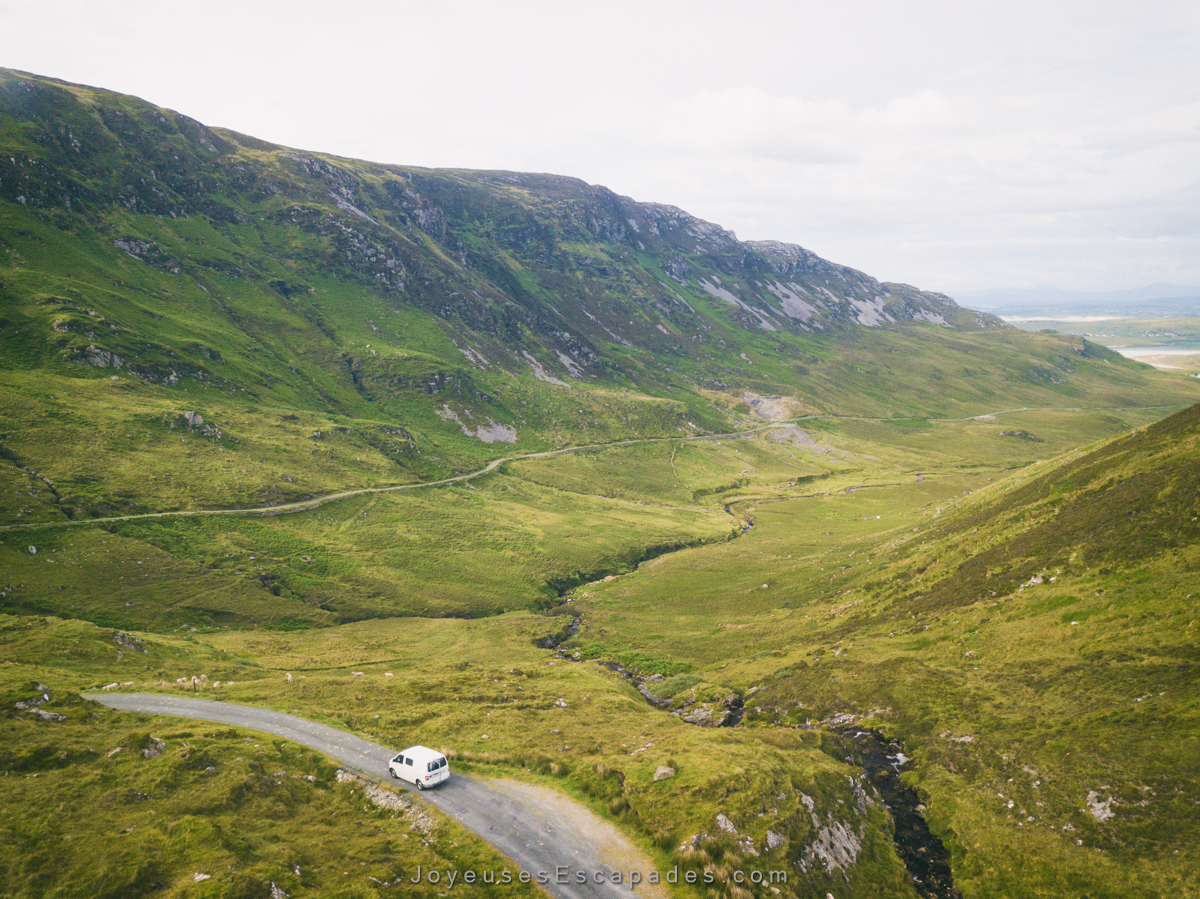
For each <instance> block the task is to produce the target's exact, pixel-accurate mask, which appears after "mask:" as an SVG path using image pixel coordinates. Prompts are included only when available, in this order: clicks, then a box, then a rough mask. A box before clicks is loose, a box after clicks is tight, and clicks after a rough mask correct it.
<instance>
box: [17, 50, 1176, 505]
mask: <svg viewBox="0 0 1200 899" xmlns="http://www.w3.org/2000/svg"><path fill="white" fill-rule="evenodd" d="M0 145H2V146H0V150H2V151H3V152H0V317H2V318H3V331H2V332H0V333H2V338H0V341H2V347H3V353H2V355H0V360H2V362H0V389H3V391H4V395H5V403H4V409H3V420H2V421H0V433H3V434H4V435H5V436H4V439H3V442H2V443H0V447H2V448H3V450H4V458H5V459H6V460H7V461H8V462H11V463H13V464H14V465H15V466H17V468H18V469H26V470H28V471H27V473H32V474H33V475H35V476H37V477H39V478H42V479H44V481H47V482H49V484H50V485H51V486H53V489H54V491H56V493H55V496H54V497H53V499H52V500H50V501H48V502H24V503H23V508H25V509H26V511H24V512H20V511H17V510H13V509H6V510H5V516H6V518H7V519H8V520H10V521H15V520H22V521H29V520H31V519H37V518H40V517H61V516H63V515H66V516H75V517H97V516H104V515H109V514H114V513H117V512H138V511H153V510H159V509H177V508H212V507H221V506H235V505H242V506H249V505H259V504H263V503H272V502H282V501H285V500H295V499H300V498H303V497H306V496H312V495H316V494H320V493H322V492H328V491H330V490H335V489H338V488H341V487H346V486H361V485H369V484H378V483H397V482H405V481H411V480H418V479H423V478H427V477H429V476H431V475H435V474H444V473H446V472H450V471H455V470H465V469H467V468H469V467H475V466H477V465H478V464H479V463H480V462H481V461H483V460H486V459H490V458H495V457H496V456H498V455H501V454H503V453H505V452H507V451H508V450H509V449H510V444H515V446H516V448H517V449H524V450H537V449H545V448H548V447H551V446H561V445H566V444H578V443H592V442H605V441H611V440H614V439H620V438H624V437H647V436H668V435H686V434H695V433H704V432H708V431H720V430H726V429H728V428H729V427H730V425H731V423H732V422H731V417H730V414H731V411H732V410H733V409H734V407H736V406H737V404H739V403H740V402H741V401H742V400H743V399H744V398H746V397H748V396H751V397H752V396H756V395H767V396H773V395H780V396H787V397H794V398H795V399H796V401H797V405H796V406H795V408H796V409H808V410H814V411H820V412H824V413H833V414H859V415H869V416H875V417H884V418H892V417H902V418H907V417H928V416H934V417H960V416H965V415H975V414H979V413H982V412H987V411H991V410H993V409H996V408H1010V407H1014V406H1029V407H1053V408H1057V407H1063V406H1081V405H1086V406H1117V407H1122V406H1138V405H1153V404H1161V403H1168V404H1169V403H1177V402H1180V401H1192V400H1194V399H1195V398H1196V395H1197V391H1198V386H1197V385H1196V384H1194V383H1193V384H1188V383H1186V382H1185V381H1183V380H1182V379H1180V378H1171V377H1169V376H1166V375H1162V374H1157V373H1154V372H1152V371H1150V370H1149V369H1148V368H1147V367H1145V366H1140V365H1137V364H1135V363H1131V362H1128V361H1125V360H1123V359H1121V358H1120V357H1119V356H1116V355H1115V354H1112V353H1110V352H1107V351H1106V350H1104V349H1102V348H1100V347H1096V346H1094V345H1092V344H1089V343H1087V342H1086V341H1084V340H1082V339H1080V338H1071V337H1064V336H1061V335H1048V334H1032V335H1026V334H1023V333H1021V332H1018V331H1016V330H1014V329H1010V328H1006V327H1003V326H1002V323H1000V322H999V320H997V319H995V318H993V317H991V316H987V315H983V314H981V313H974V312H969V311H967V310H963V309H960V308H959V307H957V306H956V305H955V304H954V303H953V302H952V301H950V300H949V299H948V298H946V297H944V296H941V295H938V294H931V293H927V292H923V291H919V290H916V289H915V288H911V287H908V286H905V285H897V284H881V283H880V282H878V281H876V280H875V279H873V278H870V277H869V276H867V275H864V274H862V273H861V272H856V271H854V270H852V269H848V268H846V267H844V266H838V265H834V264H832V263H829V262H826V261H825V260H822V259H820V258H819V257H817V256H815V255H814V254H812V253H810V252H808V251H806V250H804V249H802V248H800V247H796V246H791V245H785V244H779V243H773V242H741V241H738V240H737V239H736V237H735V236H734V235H733V234H732V233H731V232H728V231H726V230H724V229H721V228H720V227H718V226H716V225H712V224H709V223H707V222H703V221H700V220H699V219H696V218H694V217H692V216H689V215H688V214H686V213H684V212H682V211H681V210H678V209H675V208H674V207H669V206H662V205H657V204H650V203H638V202H635V201H633V200H630V199H628V198H626V197H620V196H618V195H616V194H614V193H613V192H611V191H609V190H607V189H605V188H602V187H594V186H591V185H587V184H585V183H583V182H581V181H578V180H576V179H571V178H563V177H557V176H550V175H523V174H515V173H507V172H471V171H456V170H430V169H417V168H413V167H404V166H388V165H378V164H374V163H367V162H362V161H357V160H346V159H338V158H334V157H328V156H323V155H321V154H316V153H308V152H299V151H294V150H290V149H287V148H282V147H277V146H274V145H271V144H267V143H265V142H263V141H259V140H256V139H253V138H249V137H246V136H244V135H239V134H234V133H231V132H225V131H221V130H219V129H210V128H207V127H205V126H203V125H201V124H199V123H197V122H195V121H194V120H191V119H189V118H187V117H186V116H183V115H180V114H178V113H175V112H172V111H169V110H164V109H159V108H157V107H154V106H152V105H150V104H147V103H145V102H143V101H140V100H137V99H135V98H131V97H127V96H122V95H118V94H113V93H110V92H106V91H102V90H98V89H94V88H86V87H80V86H77V85H69V84H64V83H61V82H56V81H53V80H51V79H46V78H39V77H36V76H31V75H26V74H23V73H18V72H12V71H4V72H3V73H0ZM188 412H191V413H198V414H199V416H200V420H201V422H200V423H197V421H198V420H197V419H196V418H195V417H194V416H187V417H185V415H184V413H188ZM231 452H232V453H234V454H236V456H237V459H238V463H237V465H236V467H233V466H230V465H229V464H227V462H228V460H229V459H231V458H233V457H232V456H229V455H226V454H228V453H231ZM231 467H233V468H234V470H233V471H230V470H229V469H230V468H231ZM181 471H188V472H191V473H192V474H193V476H191V477H189V478H186V479H185V478H180V477H179V473H180V472H181ZM230 474H236V475H238V477H237V478H233V477H222V475H230ZM25 476H26V475H25V474H21V473H19V472H14V471H6V473H5V477H6V478H7V479H8V480H9V481H10V482H11V483H12V484H13V485H14V486H13V488H12V489H14V490H20V489H21V488H22V487H23V486H24V481H23V480H22V479H23V478H24V477H25ZM23 492H24V493H28V492H29V491H28V490H24V491H23Z"/></svg>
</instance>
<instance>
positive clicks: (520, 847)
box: [85, 693, 665, 899]
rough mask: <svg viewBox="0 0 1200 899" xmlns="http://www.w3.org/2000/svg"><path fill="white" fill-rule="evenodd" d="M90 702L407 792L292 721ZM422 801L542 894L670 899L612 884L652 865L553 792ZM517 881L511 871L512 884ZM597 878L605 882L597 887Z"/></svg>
mask: <svg viewBox="0 0 1200 899" xmlns="http://www.w3.org/2000/svg"><path fill="white" fill-rule="evenodd" d="M85 698H87V699H92V700H95V701H96V702H100V703H103V704H104V705H107V706H110V707H112V708H114V709H121V710H122V711H126V712H142V713H145V714H149V715H171V716H176V717H181V718H199V719H201V720H204V721H217V722H220V723H221V724H232V725H235V726H237V727H245V728H249V729H251V730H257V731H263V732H265V733H269V734H275V735H277V736H280V737H285V738H286V739H289V740H294V741H295V742H297V743H302V744H304V745H305V746H309V747H311V748H313V749H316V750H317V751H318V752H323V753H325V754H326V755H328V756H330V757H332V758H334V759H336V760H338V761H339V762H341V763H342V764H343V765H344V766H346V767H347V768H350V769H353V770H354V771H356V772H358V773H360V774H363V775H366V776H367V777H371V778H379V779H382V780H386V781H388V782H389V783H390V784H391V785H392V786H393V787H395V788H396V789H402V788H403V787H402V784H401V782H399V781H395V780H391V779H390V778H389V777H388V767H387V763H388V759H390V758H392V756H394V755H395V754H396V752H397V751H398V750H394V749H389V748H387V747H386V746H380V745H379V744H378V743H372V742H370V741H369V740H363V739H361V738H360V737H356V736H354V735H353V734H350V733H347V732H345V731H342V730H338V729H337V728H333V727H328V726H326V725H324V724H317V723H316V722H315V721H308V720H306V719H304V718H297V717H296V716H294V715H285V714H284V713H282V712H273V711H269V710H267V709H256V708H253V707H250V706H243V705H235V704H234V703H230V702H217V701H214V700H211V699H192V698H190V697H183V696H163V695H158V694H154V693H103V694H89V695H87V696H86V697H85ZM420 795H421V797H422V798H423V799H425V800H426V801H428V802H429V803H430V804H431V805H433V806H435V807H437V808H438V809H440V810H441V811H442V812H443V813H445V814H446V815H447V816H448V817H450V818H453V819H454V820H455V821H457V822H459V823H460V824H462V825H463V826H464V827H466V828H467V829H468V830H470V831H472V832H473V833H475V834H476V835H477V836H479V837H480V838H482V839H483V840H485V841H486V842H487V843H489V844H491V845H492V846H493V847H494V848H495V849H496V850H498V851H499V852H500V853H501V854H503V855H505V856H507V857H508V858H509V859H510V860H511V861H512V862H513V863H514V866H515V868H517V869H519V870H521V871H528V872H530V874H531V875H532V876H533V877H534V878H535V879H536V878H537V875H538V872H539V871H545V872H547V873H548V875H549V877H550V882H549V883H547V884H545V888H546V889H547V890H548V891H549V892H550V893H551V894H552V895H554V896H556V897H558V899H618V897H619V899H632V897H634V896H635V895H638V896H642V897H646V899H651V897H665V893H664V892H662V890H661V889H656V888H654V887H652V886H649V885H648V884H642V885H641V886H640V887H638V888H637V893H636V894H635V893H634V892H632V891H631V890H630V888H629V886H628V885H624V886H617V885H616V884H613V883H612V881H611V876H612V872H614V871H621V872H624V874H625V876H624V877H622V880H627V879H628V872H630V871H640V872H641V874H642V877H643V878H645V877H647V876H648V875H649V873H650V870H651V868H652V866H653V863H652V862H651V861H650V859H649V858H648V857H647V856H646V855H645V854H644V853H643V852H642V851H641V850H639V849H637V848H636V847H635V846H633V845H632V844H631V843H629V841H628V840H627V839H625V837H624V836H622V835H621V833H620V832H619V831H618V830H617V829H616V828H615V827H613V826H612V825H611V824H609V823H608V822H606V821H604V820H603V819H601V818H599V817H597V816H596V815H594V814H592V812H590V811H588V810H587V809H585V808H584V807H583V806H580V805H578V804H577V803H575V802H573V801H572V800H570V799H569V798H567V797H566V796H563V795H561V794H558V793H556V792H555V791H552V790H548V789H545V788H540V787H531V786H529V785H527V784H516V783H513V784H507V783H505V782H503V781H488V780H482V779H478V778H474V777H470V776H468V775H465V774H460V773H457V772H454V773H453V774H452V775H451V778H450V780H449V781H447V782H446V783H445V784H443V785H442V786H439V787H437V788H436V789H433V790H426V791H424V792H423V793H421V794H420ZM560 865H561V866H566V868H567V869H568V871H569V873H568V875H567V878H568V880H569V881H570V882H568V883H565V884H560V883H555V882H554V881H555V869H556V867H557V866H560ZM579 871H582V872H585V873H586V875H587V882H586V883H583V884H580V883H577V882H575V881H576V879H577V878H576V872H579ZM517 873H518V872H517V870H514V871H513V876H514V877H515V876H516V875H517ZM597 874H599V875H600V876H601V879H602V881H603V882H601V883H597V882H596V875H597Z"/></svg>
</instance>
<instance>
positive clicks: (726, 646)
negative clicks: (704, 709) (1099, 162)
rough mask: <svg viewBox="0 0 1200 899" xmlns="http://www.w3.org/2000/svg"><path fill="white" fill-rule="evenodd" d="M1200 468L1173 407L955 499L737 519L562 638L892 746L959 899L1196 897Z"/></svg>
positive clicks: (822, 501)
mask: <svg viewBox="0 0 1200 899" xmlns="http://www.w3.org/2000/svg"><path fill="white" fill-rule="evenodd" d="M1197 452H1200V407H1193V408H1191V409H1189V410H1187V411H1185V412H1183V413H1180V414H1178V415H1174V416H1172V417H1170V418H1168V419H1165V420H1163V421H1161V422H1159V423H1157V424H1154V425H1151V426H1149V427H1147V428H1146V429H1144V430H1141V431H1138V432H1135V433H1133V434H1129V435H1127V436H1123V437H1117V438H1114V439H1111V440H1109V441H1107V442H1104V443H1102V444H1100V445H1099V446H1097V447H1095V448H1092V449H1090V450H1087V451H1077V452H1074V453H1071V454H1068V455H1066V456H1063V457H1059V458H1057V459H1055V460H1053V461H1051V462H1048V463H1037V464H1034V465H1032V466H1030V467H1028V468H1026V469H1024V470H1023V471H1022V472H1021V473H1020V474H1017V475H1011V476H1009V477H1008V478H1005V479H1002V480H997V481H994V482H992V483H991V484H988V483H987V482H986V481H984V483H983V484H982V486H980V485H979V480H982V479H979V478H976V479H974V480H973V481H968V482H965V483H967V484H972V483H973V484H974V486H975V487H976V488H978V489H974V490H972V489H965V490H964V489H959V490H953V489H951V488H952V484H951V483H950V482H949V481H948V480H943V481H942V482H941V483H940V484H936V485H928V484H926V483H920V484H915V483H909V484H900V485H896V486H887V487H880V488H877V489H874V490H862V491H858V492H856V493H854V494H852V495H850V496H845V495H844V494H842V495H841V496H836V497H835V496H834V495H832V494H830V495H829V496H811V497H807V498H804V499H786V500H781V501H778V502H774V503H771V504H769V505H761V504H758V505H756V507H754V508H753V514H754V517H755V519H756V522H757V524H756V527H755V529H754V531H753V532H752V533H751V534H749V535H748V536H747V537H745V538H743V539H742V540H739V541H738V542H737V543H736V544H731V545H727V546H723V547H719V548H709V549H705V550H702V551H687V552H683V553H679V554H677V555H674V556H671V557H669V558H665V559H663V560H661V561H660V562H659V563H658V564H655V565H653V566H651V567H647V568H646V569H645V570H640V571H639V572H637V574H636V575H632V576H629V577H627V578H624V579H622V580H621V581H619V582H616V583H609V584H599V585H593V586H590V587H588V588H587V596H586V599H585V598H583V597H582V596H581V597H580V598H579V600H578V604H579V607H580V608H582V609H583V610H584V614H585V621H586V622H587V626H586V627H585V629H584V632H583V634H582V635H581V637H580V640H579V646H580V647H581V648H583V649H584V651H585V653H588V654H591V655H597V656H600V657H602V658H603V657H609V658H616V659H625V660H627V661H630V662H633V663H636V662H637V660H638V658H639V657H648V658H649V659H651V660H652V661H650V662H649V664H650V665H651V666H653V665H655V664H657V665H660V666H661V665H663V664H671V665H676V666H684V667H686V668H687V669H688V670H690V671H693V672H695V675H694V678H695V680H694V682H695V683H696V684H698V685H699V689H704V685H705V684H716V685H719V686H720V689H724V690H729V689H733V690H736V691H739V692H741V693H743V695H745V696H746V697H747V698H746V705H747V707H748V708H749V709H750V712H749V714H748V715H747V717H746V721H745V724H746V726H748V727H751V728H754V727H761V728H766V729H776V728H779V727H794V726H796V725H801V726H805V725H807V724H809V723H812V724H815V723H817V722H821V721H823V720H826V719H829V718H831V717H832V716H835V715H838V714H851V715H853V716H855V717H854V720H856V721H858V722H860V724H861V725H862V726H867V725H871V726H875V727H879V728H882V729H884V730H885V731H886V732H887V733H888V734H890V735H893V736H896V737H898V738H900V739H901V740H902V742H903V745H904V747H905V749H904V751H905V753H906V754H907V755H909V756H911V757H912V758H913V759H914V764H913V766H912V767H911V769H910V770H909V773H908V774H907V775H906V777H907V778H908V779H909V780H910V781H911V782H912V783H913V784H914V785H915V786H917V787H918V789H919V790H920V792H921V795H922V797H924V798H923V801H924V802H925V803H926V804H927V806H928V809H927V816H928V819H929V821H930V823H931V825H932V826H933V828H934V830H935V832H939V833H940V834H941V835H942V838H943V839H944V840H945V841H946V842H947V844H948V846H949V847H950V848H951V850H952V854H953V861H954V868H955V874H956V879H957V883H958V886H959V888H960V890H961V891H962V893H963V895H965V896H966V895H969V896H1061V895H1087V896H1108V895H1113V896H1116V895H1126V896H1128V895H1137V896H1161V895H1169V894H1186V893H1189V892H1193V891H1195V890H1196V889H1197V888H1198V884H1200V880H1198V877H1200V874H1198V872H1200V865H1198V861H1200V860H1198V859H1197V858H1196V856H1195V849H1194V847H1195V846H1196V845H1197V839H1198V837H1200V834H1197V832H1196V830H1195V826H1196V825H1195V821H1196V818H1195V815H1194V807H1195V803H1196V802H1197V801H1200V794H1198V793H1197V781H1196V771H1197V763H1200V717H1198V711H1200V710H1198V709H1197V705H1196V701H1195V697H1194V695H1193V694H1194V691H1193V690H1192V689H1191V685H1192V684H1194V683H1195V682H1196V678H1197V676H1198V674H1200V670H1198V668H1197V666H1198V665H1200V640H1198V637H1197V630H1196V621H1195V618H1196V602H1195V597H1196V596H1200V557H1198V556H1197V552H1196V547H1197V543H1198V537H1200V531H1198V530H1197V528H1198V527H1200V523H1198V521H1197V516H1200V507H1198V506H1197V500H1196V497H1197V496H1198V495H1200V491H1198V490H1197V484H1196V482H1195V479H1196V472H1197V471H1198V470H1200V467H1198V464H1197V463H1198V461H1200V460H1198V458H1197ZM800 519H807V520H808V521H809V522H810V524H809V526H808V527H806V528H803V529H801V530H799V531H797V529H796V527H795V522H796V521H798V520H800ZM817 522H819V524H818V525H817V527H813V524H816V523H817ZM643 664H646V663H643ZM751 695H752V696H753V699H751V698H750V697H751Z"/></svg>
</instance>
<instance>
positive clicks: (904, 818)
mask: <svg viewBox="0 0 1200 899" xmlns="http://www.w3.org/2000/svg"><path fill="white" fill-rule="evenodd" d="M834 730H835V731H836V732H837V733H839V734H840V735H841V736H842V737H844V738H845V740H846V742H847V743H848V744H849V746H850V747H851V748H852V750H853V753H854V758H853V760H852V763H853V764H857V765H858V766H859V767H861V768H862V769H863V772H864V773H865V774H866V775H867V778H868V779H869V780H870V781H871V783H872V784H874V786H875V789H877V790H878V791H879V794H880V795H881V796H882V797H883V802H884V804H885V805H886V806H887V810H888V812H890V813H891V816H892V821H893V822H895V826H896V834H895V843H896V854H897V855H899V856H900V860H901V861H902V862H904V867H905V868H907V869H908V873H909V876H911V877H912V881H913V886H914V887H915V888H916V890H917V892H918V893H920V894H921V895H922V896H924V897H926V899H960V896H959V892H958V888H957V887H955V886H954V878H953V876H952V875H951V872H950V855H949V853H947V852H946V847H945V846H943V845H942V841H941V840H940V839H938V838H937V837H936V836H935V835H934V834H932V833H930V831H929V824H928V823H927V822H926V821H925V815H924V814H923V812H924V810H925V806H924V805H922V804H921V798H920V797H919V796H918V795H917V791H916V790H914V789H913V788H912V787H910V786H908V785H907V784H906V783H904V781H902V780H901V779H900V770H901V769H902V768H903V767H904V765H905V763H906V762H907V761H908V758H907V757H906V756H905V755H904V752H903V747H902V746H901V745H900V743H899V742H898V741H896V740H889V739H888V738H887V737H885V736H884V735H883V734H881V733H880V732H879V731H877V730H862V729H860V728H858V727H855V726H854V725H853V724H850V725H842V726H839V727H835V728H834Z"/></svg>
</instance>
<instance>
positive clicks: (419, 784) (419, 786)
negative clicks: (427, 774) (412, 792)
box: [417, 780, 425, 791]
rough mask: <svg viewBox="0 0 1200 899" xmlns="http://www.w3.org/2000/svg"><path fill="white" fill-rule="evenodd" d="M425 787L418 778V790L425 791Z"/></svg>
mask: <svg viewBox="0 0 1200 899" xmlns="http://www.w3.org/2000/svg"><path fill="white" fill-rule="evenodd" d="M424 789H425V784H423V783H422V782H421V781H419V780H418V781H417V790H418V791H423V790H424Z"/></svg>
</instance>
